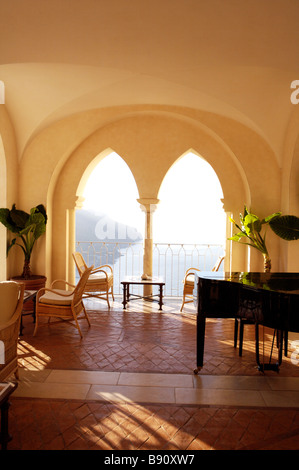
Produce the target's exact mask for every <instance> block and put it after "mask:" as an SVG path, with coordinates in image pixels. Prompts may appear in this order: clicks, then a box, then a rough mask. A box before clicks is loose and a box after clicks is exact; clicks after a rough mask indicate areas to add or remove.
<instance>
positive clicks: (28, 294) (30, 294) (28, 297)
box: [20, 290, 38, 336]
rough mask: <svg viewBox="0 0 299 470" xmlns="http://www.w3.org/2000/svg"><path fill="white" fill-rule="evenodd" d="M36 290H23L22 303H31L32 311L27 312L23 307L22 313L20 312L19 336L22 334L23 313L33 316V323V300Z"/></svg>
mask: <svg viewBox="0 0 299 470" xmlns="http://www.w3.org/2000/svg"><path fill="white" fill-rule="evenodd" d="M37 292H38V291H37V290H25V292H24V302H23V303H24V304H26V303H27V302H31V303H32V309H33V310H32V311H29V312H27V310H26V309H23V311H22V314H21V324H20V336H22V335H23V329H24V327H23V315H32V317H33V323H35V301H36V294H37Z"/></svg>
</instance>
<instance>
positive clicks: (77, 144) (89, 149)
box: [10, 106, 299, 281]
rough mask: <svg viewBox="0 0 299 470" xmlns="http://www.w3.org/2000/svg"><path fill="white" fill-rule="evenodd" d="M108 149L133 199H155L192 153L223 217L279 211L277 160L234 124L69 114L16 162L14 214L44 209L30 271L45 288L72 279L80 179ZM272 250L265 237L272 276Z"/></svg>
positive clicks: (153, 110) (185, 112)
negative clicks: (217, 186) (119, 162)
mask: <svg viewBox="0 0 299 470" xmlns="http://www.w3.org/2000/svg"><path fill="white" fill-rule="evenodd" d="M110 149H112V150H114V151H116V152H117V153H118V154H119V155H120V156H121V157H122V158H123V159H124V160H125V161H126V163H127V164H128V166H129V167H130V169H131V171H132V173H133V176H134V177H135V180H136V183H137V187H138V190H139V197H140V199H144V198H150V199H151V198H152V199H155V198H157V195H158V192H159V188H160V186H161V184H162V181H163V178H164V177H165V175H166V173H167V171H168V170H169V168H170V167H171V166H172V165H173V164H174V163H175V161H176V160H177V159H178V158H180V157H181V155H182V154H184V153H185V152H186V151H188V150H190V149H192V150H194V151H195V152H197V153H198V154H200V155H201V156H203V157H204V158H205V159H206V160H207V161H208V162H209V163H210V164H211V165H212V167H213V168H214V170H215V171H216V173H217V175H218V177H219V180H220V183H221V185H222V189H223V194H224V209H225V211H226V212H227V213H229V214H233V216H234V217H238V214H239V212H240V211H241V210H242V209H243V204H244V203H247V204H248V205H249V206H251V207H252V209H253V210H254V211H255V212H256V213H258V215H260V216H264V215H268V214H269V213H271V212H274V211H277V210H279V209H280V207H281V203H280V201H281V170H280V169H279V167H278V164H277V158H276V157H275V155H274V154H273V152H272V150H271V149H270V147H269V146H268V144H267V143H266V142H265V141H264V140H263V138H262V137H261V136H259V135H258V134H257V133H256V132H254V131H253V130H252V129H250V128H248V127H246V126H244V125H243V124H241V123H238V122H236V121H233V120H232V119H228V118H225V117H223V116H219V115H215V114H212V113H204V112H202V111H195V110H192V109H190V108H178V107H169V106H168V107H167V106H158V107H155V106H145V107H142V106H132V107H130V106H125V107H115V108H107V109H101V110H92V111H87V112H84V113H80V114H76V115H73V116H71V117H68V118H67V119H64V120H62V121H59V122H56V123H54V124H53V125H51V126H49V127H47V128H45V129H44V130H42V131H41V132H40V133H38V134H37V135H35V136H32V138H31V141H30V142H29V143H28V145H27V147H26V149H25V151H24V154H23V156H22V158H21V162H20V173H19V175H20V178H19V194H20V199H19V200H20V201H21V205H22V208H23V209H25V210H27V209H29V208H30V207H32V206H34V205H36V204H39V203H43V204H45V205H46V206H47V211H48V215H49V222H48V226H47V232H46V236H45V237H43V239H42V240H39V242H38V249H37V250H35V252H34V255H33V259H32V267H33V271H34V272H36V273H37V272H38V273H39V274H46V275H47V277H48V281H50V280H51V279H54V278H57V277H67V278H70V279H71V278H72V270H73V269H74V266H73V264H72V261H70V256H69V255H70V253H71V251H72V249H73V242H74V240H73V237H72V234H73V232H72V230H73V228H74V208H75V206H76V201H77V198H78V197H80V195H81V193H80V192H81V191H82V184H80V183H82V182H81V178H82V175H83V174H84V173H85V171H86V169H87V168H88V167H89V165H92V164H93V163H92V162H93V160H94V159H95V158H97V157H98V155H99V154H101V152H104V151H108V150H110ZM98 158H99V157H98ZM85 176H86V173H85ZM11 178H12V176H10V179H11ZM195 214H196V208H195ZM269 235H270V236H269V238H271V234H269ZM232 247H233V257H232V266H231V267H232V269H234V270H243V269H247V267H248V266H247V262H248V260H247V250H246V248H245V247H242V246H240V245H238V244H233V245H232ZM279 249H280V247H279V242H278V240H277V239H276V238H273V240H271V257H272V260H273V270H276V269H280V265H279V263H280V256H279ZM37 251H38V256H37ZM250 262H251V265H250V268H251V269H258V270H261V269H262V259H261V256H260V255H259V253H257V255H255V254H254V253H252V254H251V256H250ZM298 270H299V267H298ZM14 274H16V273H14Z"/></svg>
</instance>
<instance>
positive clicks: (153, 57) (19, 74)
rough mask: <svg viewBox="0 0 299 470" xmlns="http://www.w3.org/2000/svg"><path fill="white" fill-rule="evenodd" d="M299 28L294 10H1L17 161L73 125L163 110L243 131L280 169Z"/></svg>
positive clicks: (292, 6) (222, 1) (183, 0)
mask: <svg viewBox="0 0 299 470" xmlns="http://www.w3.org/2000/svg"><path fill="white" fill-rule="evenodd" d="M298 18H299V2H298V0H272V1H269V0H242V1H240V0H208V1H207V0H11V1H8V0H0V80H2V81H3V82H4V85H5V104H6V106H7V109H8V112H9V114H10V117H11V120H12V123H13V126H14V128H15V132H16V137H17V142H18V148H19V152H20V155H21V153H22V151H23V149H24V148H25V146H26V143H27V142H28V140H29V139H30V138H31V136H32V135H33V134H34V133H36V132H37V130H40V129H41V128H43V127H45V126H46V125H48V124H50V123H51V122H54V121H56V120H58V119H61V118H63V117H66V116H68V115H70V114H73V113H77V112H82V111H85V110H89V109H95V108H102V107H109V106H120V105H168V106H183V107H189V108H194V109H196V110H201V111H208V112H213V113H216V114H220V115H223V116H228V117H231V118H233V119H236V120H238V121H241V122H244V123H245V124H246V125H248V126H250V127H252V128H254V129H256V130H257V132H259V133H260V134H261V135H262V136H263V137H264V138H265V139H266V140H267V141H268V142H269V144H270V145H271V147H272V149H273V150H274V152H275V153H276V155H278V159H279V155H280V154H281V152H282V148H283V143H284V139H285V135H286V130H287V126H288V123H289V120H290V117H291V114H292V112H293V111H294V105H293V104H292V103H291V101H290V94H291V89H290V84H291V82H292V81H293V80H295V79H299V60H298V59H299V46H298V44H299V28H298Z"/></svg>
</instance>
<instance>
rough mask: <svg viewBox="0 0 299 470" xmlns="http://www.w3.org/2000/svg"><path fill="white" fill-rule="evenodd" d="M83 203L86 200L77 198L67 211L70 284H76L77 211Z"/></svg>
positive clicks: (68, 276) (67, 263)
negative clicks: (74, 253) (74, 255)
mask: <svg viewBox="0 0 299 470" xmlns="http://www.w3.org/2000/svg"><path fill="white" fill-rule="evenodd" d="M83 202H84V198H81V197H76V199H75V201H74V203H73V204H71V207H70V208H69V209H67V210H66V227H67V233H66V240H67V246H66V253H67V260H66V279H67V280H68V282H69V283H70V284H75V282H76V281H75V278H76V267H75V261H74V258H73V252H74V251H75V248H76V209H81V208H82V204H83Z"/></svg>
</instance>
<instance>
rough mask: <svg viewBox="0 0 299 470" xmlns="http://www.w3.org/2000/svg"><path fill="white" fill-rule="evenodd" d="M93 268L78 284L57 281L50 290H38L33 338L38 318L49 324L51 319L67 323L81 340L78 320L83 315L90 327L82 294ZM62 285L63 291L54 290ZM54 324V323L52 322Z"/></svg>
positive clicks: (87, 271) (87, 270)
mask: <svg viewBox="0 0 299 470" xmlns="http://www.w3.org/2000/svg"><path fill="white" fill-rule="evenodd" d="M92 268H93V266H91V267H90V268H87V269H86V271H85V272H84V273H83V274H82V276H81V278H80V280H79V282H78V284H77V285H76V286H73V285H72V284H69V283H68V282H67V281H64V280H61V279H58V280H56V281H54V282H53V283H52V286H51V289H48V288H46V287H44V288H42V289H40V290H39V291H38V293H37V295H36V307H35V329H34V333H33V336H34V335H35V334H36V332H37V329H38V326H39V320H40V318H43V317H47V318H48V320H49V322H50V319H51V318H56V322H55V323H57V322H63V321H68V322H70V324H71V325H73V326H74V327H75V328H77V330H78V332H79V334H80V336H81V338H82V337H83V335H82V332H81V329H80V326H79V323H78V319H79V318H81V317H82V316H81V317H79V315H80V314H81V313H83V317H84V318H85V319H86V320H87V323H88V325H89V326H90V321H89V318H88V315H87V312H86V310H85V306H84V303H83V293H84V289H85V285H86V281H87V279H88V276H89V274H90V272H91V270H92ZM61 283H63V285H64V286H65V289H57V288H54V287H55V286H56V285H58V284H61ZM67 286H70V287H73V290H71V291H70V290H66V287H67ZM53 323H54V322H53Z"/></svg>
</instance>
